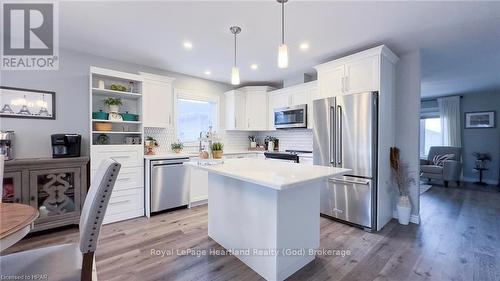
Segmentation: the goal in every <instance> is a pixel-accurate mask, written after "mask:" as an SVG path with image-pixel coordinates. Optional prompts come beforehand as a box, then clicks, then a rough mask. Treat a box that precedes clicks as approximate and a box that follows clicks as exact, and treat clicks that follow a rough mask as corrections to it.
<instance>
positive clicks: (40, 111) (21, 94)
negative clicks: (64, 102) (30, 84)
mask: <svg viewBox="0 0 500 281" xmlns="http://www.w3.org/2000/svg"><path fill="white" fill-rule="evenodd" d="M0 116H1V117H9V118H34V119H52V120H54V119H56V93H55V92H49V91H40V90H31V89H21V88H12V87H4V86H0Z"/></svg>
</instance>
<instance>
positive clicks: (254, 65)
mask: <svg viewBox="0 0 500 281" xmlns="http://www.w3.org/2000/svg"><path fill="white" fill-rule="evenodd" d="M250 68H251V69H253V70H256V69H258V68H259V66H258V65H257V64H255V63H252V64H251V65H250Z"/></svg>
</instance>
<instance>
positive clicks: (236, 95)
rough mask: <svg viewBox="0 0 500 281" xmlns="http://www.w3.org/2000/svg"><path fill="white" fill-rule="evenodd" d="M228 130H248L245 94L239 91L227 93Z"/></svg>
mask: <svg viewBox="0 0 500 281" xmlns="http://www.w3.org/2000/svg"><path fill="white" fill-rule="evenodd" d="M225 107H226V110H225V112H226V130H244V129H246V120H245V119H246V118H245V107H246V106H245V94H244V93H243V92H241V91H238V90H233V91H229V92H227V93H225Z"/></svg>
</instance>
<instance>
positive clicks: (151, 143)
mask: <svg viewBox="0 0 500 281" xmlns="http://www.w3.org/2000/svg"><path fill="white" fill-rule="evenodd" d="M144 145H145V146H146V149H147V152H146V155H154V154H155V152H154V150H153V149H154V148H155V147H158V146H160V145H159V144H158V141H157V140H156V139H154V138H153V137H146V141H145V142H144Z"/></svg>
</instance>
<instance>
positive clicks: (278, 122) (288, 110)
mask: <svg viewBox="0 0 500 281" xmlns="http://www.w3.org/2000/svg"><path fill="white" fill-rule="evenodd" d="M274 127H275V128H276V129H284V128H306V127H307V104H301V105H295V106H288V107H281V108H275V109H274Z"/></svg>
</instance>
